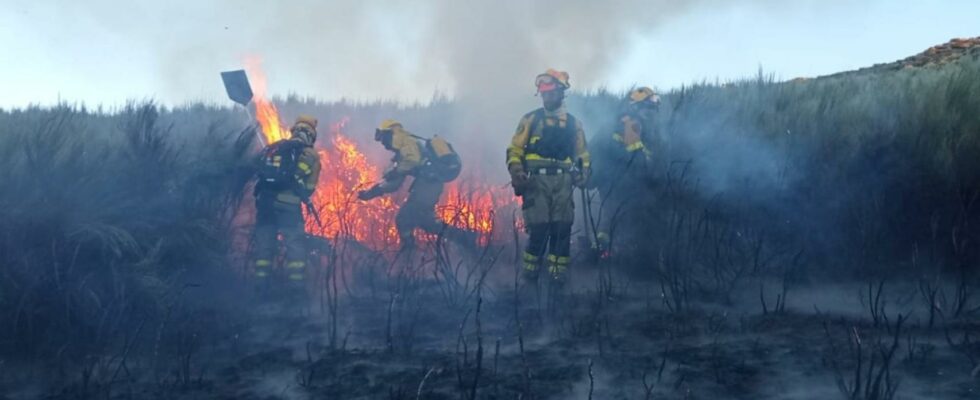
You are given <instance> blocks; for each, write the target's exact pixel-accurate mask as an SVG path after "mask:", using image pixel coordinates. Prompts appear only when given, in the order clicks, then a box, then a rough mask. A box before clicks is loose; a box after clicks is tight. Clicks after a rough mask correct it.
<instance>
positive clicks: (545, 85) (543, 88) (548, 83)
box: [534, 68, 571, 93]
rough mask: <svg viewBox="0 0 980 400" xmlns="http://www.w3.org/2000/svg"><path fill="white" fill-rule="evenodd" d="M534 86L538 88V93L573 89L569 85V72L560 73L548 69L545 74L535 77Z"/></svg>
mask: <svg viewBox="0 0 980 400" xmlns="http://www.w3.org/2000/svg"><path fill="white" fill-rule="evenodd" d="M534 86H535V87H537V88H538V93H541V92H548V91H552V90H555V89H561V90H565V89H568V88H570V87H571V85H570V84H569V83H568V72H565V71H558V70H556V69H552V68H548V70H547V71H545V72H544V73H543V74H539V75H538V76H537V77H535V78H534Z"/></svg>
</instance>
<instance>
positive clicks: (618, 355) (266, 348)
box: [0, 266, 980, 399]
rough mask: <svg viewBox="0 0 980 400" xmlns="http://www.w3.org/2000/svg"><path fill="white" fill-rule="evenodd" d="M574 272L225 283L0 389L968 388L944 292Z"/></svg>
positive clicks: (500, 394)
mask: <svg viewBox="0 0 980 400" xmlns="http://www.w3.org/2000/svg"><path fill="white" fill-rule="evenodd" d="M436 276H438V275H436ZM574 278H575V279H574V281H573V282H571V284H570V285H569V288H571V289H572V290H571V292H572V293H570V294H565V295H563V296H560V297H559V298H551V297H550V295H549V294H548V290H547V289H546V288H545V289H542V290H541V291H540V292H535V291H534V290H533V289H528V288H524V289H522V290H521V292H520V293H521V298H520V300H519V301H520V302H519V304H517V305H518V307H515V296H514V290H513V269H512V267H511V266H507V267H498V269H496V270H494V271H492V272H491V273H490V274H489V275H488V278H487V284H486V285H485V286H484V289H483V290H482V291H481V292H480V293H477V292H476V291H473V290H471V289H472V287H471V288H462V287H457V289H456V291H455V292H453V291H452V290H450V289H448V286H446V285H445V284H440V282H445V281H442V280H437V279H436V278H433V277H432V276H419V277H417V278H413V279H405V278H404V277H402V278H398V279H396V278H393V277H392V278H389V279H386V278H384V277H374V278H372V279H377V281H373V285H372V286H369V285H365V284H364V282H363V280H364V277H363V276H360V277H358V276H352V277H350V282H348V286H349V287H350V292H349V293H348V292H347V289H344V285H343V284H338V285H337V288H338V292H337V293H338V296H337V297H338V298H339V302H338V303H337V307H336V310H337V313H336V315H337V320H336V321H337V322H336V324H334V323H333V322H332V321H333V319H332V318H331V315H332V314H331V311H330V310H331V309H332V308H331V307H330V304H331V302H330V299H331V298H330V297H329V294H330V293H331V292H326V291H319V292H315V293H316V295H313V296H309V297H306V298H297V296H295V295H293V294H295V293H296V291H295V290H290V291H287V290H285V289H286V288H285V287H282V286H279V285H276V286H275V287H274V288H272V289H270V291H271V294H270V293H267V292H261V293H260V292H258V291H254V290H252V289H249V290H245V291H244V292H241V293H233V294H232V300H234V302H235V304H236V305H237V306H238V307H239V308H240V309H241V311H242V313H241V314H240V315H238V316H234V317H232V316H229V315H228V313H227V312H225V313H219V312H213V311H209V312H198V313H197V314H194V316H193V317H189V318H190V322H189V323H188V326H190V327H192V328H190V329H188V330H187V331H186V333H185V334H184V335H183V336H179V337H178V338H177V339H169V341H168V340H164V342H165V343H156V344H153V346H156V349H155V350H156V351H155V352H154V351H149V352H146V353H149V354H154V353H156V354H157V356H156V357H155V358H147V357H142V358H141V359H129V360H126V361H125V362H123V363H119V362H118V360H119V359H120V358H121V357H119V355H116V356H114V357H115V358H116V361H117V362H116V363H115V364H113V363H112V362H111V360H109V362H107V363H105V365H106V366H109V368H107V370H106V371H101V372H100V371H99V369H98V368H94V369H93V371H94V372H90V375H92V376H90V377H89V379H88V380H86V379H84V378H85V376H84V373H79V372H78V371H65V370H62V371H60V373H58V374H55V373H54V372H53V371H54V370H55V369H53V368H50V366H38V365H35V366H28V367H23V368H20V367H19V368H12V366H9V365H8V366H7V368H5V372H4V374H3V376H2V378H3V381H4V382H6V387H5V389H6V393H7V395H6V397H4V396H0V398H9V399H19V398H52V399H69V398H113V399H114V398H120V399H125V398H135V399H170V398H186V399H314V398H316V399H417V398H422V399H458V398H472V397H471V396H473V395H474V394H475V397H476V398H478V399H517V398H536V399H571V398H578V399H586V398H594V399H647V398H649V399H832V398H846V397H844V396H843V395H842V394H841V391H842V389H841V385H843V386H845V387H847V388H850V389H853V388H854V387H855V385H857V386H858V387H857V389H856V390H857V392H858V393H859V395H860V396H859V397H853V398H889V397H887V394H888V391H889V390H891V389H890V388H894V390H895V393H897V397H895V398H902V399H927V398H950V399H971V398H978V396H980V381H978V378H977V376H976V375H977V372H978V370H980V368H978V367H977V365H978V364H977V362H978V360H980V357H978V355H980V342H974V340H976V339H974V338H973V337H971V336H970V335H969V334H968V332H974V333H975V332H978V331H980V323H978V322H977V320H976V319H975V318H970V317H969V313H970V310H965V311H961V316H960V317H958V318H956V319H953V318H952V317H949V318H947V317H945V316H943V315H939V314H942V312H943V309H942V308H941V307H940V306H943V307H946V306H947V303H945V302H943V303H942V304H939V303H934V304H937V307H936V308H935V309H934V311H939V314H933V323H932V324H933V326H932V327H931V328H930V327H929V326H928V324H929V321H928V320H929V313H928V309H926V308H925V307H924V306H923V304H926V303H925V301H924V300H923V299H924V297H923V292H922V291H921V290H919V288H917V287H916V286H913V285H904V284H901V283H886V285H884V286H883V287H882V291H881V292H882V294H881V295H880V296H874V294H875V293H877V285H871V286H870V288H871V290H872V296H870V297H869V296H868V294H869V293H868V288H869V286H867V285H864V284H853V285H831V284H811V285H808V286H802V285H801V286H798V287H794V288H792V289H791V290H788V291H787V294H786V295H785V298H786V299H787V300H786V302H785V303H784V304H783V305H782V306H780V305H776V304H775V303H776V302H777V300H776V298H777V295H778V296H780V297H782V294H781V293H779V292H777V291H776V290H773V289H763V292H764V293H765V295H764V297H766V298H767V301H766V302H767V304H766V312H765V313H763V309H762V308H763V307H762V302H761V301H760V287H761V286H763V285H760V281H750V280H747V281H746V282H745V283H744V284H743V285H741V286H740V288H741V289H740V290H738V291H736V292H735V295H733V296H731V298H729V299H727V300H726V301H714V302H699V301H692V302H691V303H689V304H688V305H686V306H685V307H684V308H683V309H681V310H672V309H671V308H672V307H673V306H672V305H671V304H670V303H669V302H665V301H664V298H663V297H662V296H661V287H660V286H659V283H658V282H656V281H643V280H638V279H626V278H624V277H617V276H614V277H613V283H612V285H600V284H599V282H604V281H600V279H599V278H598V275H596V274H595V270H594V269H587V270H586V269H583V268H580V270H579V271H578V273H577V275H576V276H575V277H574ZM358 280H360V281H361V282H357V281H358ZM773 285H774V284H767V285H765V286H773ZM370 287H373V288H374V289H373V290H372V289H371V288H370ZM454 296H455V297H454ZM290 297H292V299H290ZM477 304H479V309H477ZM872 309H875V310H876V311H875V313H872V311H871V310H872ZM947 309H948V307H947ZM515 311H516V313H515ZM947 312H949V311H947ZM899 313H901V314H902V316H901V318H902V319H903V321H902V322H901V323H900V324H899V323H898V319H899V318H900V317H899ZM515 314H516V315H517V316H519V318H520V322H521V324H520V327H519V326H518V324H517V323H516V322H515V321H517V318H518V317H515ZM909 314H911V316H910V317H907V318H906V316H907V315H909ZM875 318H877V320H875ZM194 327H200V329H198V328H194ZM334 328H336V329H334ZM334 332H335V333H334ZM144 336H149V337H152V336H153V335H152V333H150V332H147V333H145V334H144ZM522 345H523V351H522V350H521V348H522ZM859 346H860V347H859ZM859 353H860V355H861V359H860V362H861V364H860V368H861V373H860V374H856V373H855V369H856V367H857V365H858V364H857V362H858V354H859ZM52 376H54V377H53V378H52ZM100 376H102V378H100ZM106 376H111V377H112V379H105V378H104V377H106ZM869 377H871V378H869ZM86 382H88V383H86ZM855 382H857V384H855ZM876 382H877V384H876ZM876 387H877V388H878V391H875V388H876ZM861 396H863V397H861ZM875 396H878V397H875Z"/></svg>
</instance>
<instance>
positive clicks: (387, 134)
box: [357, 119, 476, 250]
mask: <svg viewBox="0 0 980 400" xmlns="http://www.w3.org/2000/svg"><path fill="white" fill-rule="evenodd" d="M374 140H376V141H378V142H380V143H381V144H382V145H384V147H385V149H387V150H389V151H391V152H393V153H394V157H393V158H392V164H391V167H390V168H389V169H388V171H387V172H385V174H384V177H383V178H384V180H382V181H381V182H380V183H378V184H376V185H374V186H373V187H371V188H370V189H368V190H364V191H361V192H359V193H358V194H357V197H358V198H359V199H361V200H364V201H367V200H371V199H374V198H376V197H379V196H382V195H385V194H388V193H392V192H395V191H397V190H398V189H399V188H401V186H402V184H403V183H404V182H405V179H406V178H408V177H409V176H411V177H412V185H411V187H410V188H409V193H408V199H407V200H405V203H404V204H402V206H401V208H400V209H399V210H398V214H397V215H396V216H395V226H396V228H397V229H398V236H399V240H400V241H401V247H402V249H403V250H410V249H414V247H415V236H414V235H413V233H414V231H415V229H416V228H421V229H422V230H424V231H425V232H428V233H432V234H440V233H441V234H442V235H443V237H445V238H447V239H450V240H453V241H455V242H458V243H460V244H461V245H463V246H464V247H466V248H468V249H472V246H475V244H476V234H475V233H474V232H469V231H465V230H462V229H458V228H455V227H453V226H448V225H444V224H443V223H442V222H440V221H439V220H438V219H437V218H436V214H435V208H436V204H437V203H438V202H439V197H440V196H442V191H443V186H444V185H445V183H446V182H448V181H451V180H453V179H455V178H456V176H457V175H459V168H460V167H461V166H460V165H459V162H458V156H455V152H453V151H451V146H449V144H448V143H446V142H445V141H444V140H442V139H441V138H438V137H435V138H433V139H431V140H428V141H427V144H428V145H426V146H423V145H422V144H421V143H420V141H422V140H423V138H420V137H417V136H415V135H413V134H412V133H411V132H409V131H407V130H405V128H404V127H403V126H402V124H401V123H400V122H398V121H395V120H393V119H387V120H384V121H382V122H381V125H380V126H378V128H377V129H376V130H375V132H374ZM430 147H431V148H430ZM440 149H441V150H440ZM436 153H442V154H447V153H452V155H453V156H455V157H457V158H456V162H455V163H454V162H452V161H449V162H448V164H447V162H442V161H443V160H444V158H443V157H440V154H436ZM449 164H452V165H449Z"/></svg>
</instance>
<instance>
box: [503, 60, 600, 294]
mask: <svg viewBox="0 0 980 400" xmlns="http://www.w3.org/2000/svg"><path fill="white" fill-rule="evenodd" d="M535 86H537V90H538V94H539V95H540V96H541V100H542V103H543V107H541V108H539V109H537V110H534V111H531V112H529V113H527V114H525V115H524V117H522V118H521V121H520V123H519V124H518V125H517V132H515V133H514V137H513V139H512V140H511V144H510V146H509V147H508V148H507V170H508V171H509V172H510V176H511V184H512V185H513V187H514V193H515V194H517V195H519V196H522V197H523V205H522V208H523V213H524V223H525V225H526V226H527V230H528V234H529V236H530V238H529V240H528V244H527V248H526V249H525V251H524V256H523V258H524V269H525V279H527V280H528V281H536V280H537V278H538V274H539V272H538V269H539V267H540V266H541V264H542V263H543V262H546V263H547V268H548V272H549V274H550V276H551V277H552V278H553V279H554V280H555V281H556V282H558V283H563V282H564V280H565V278H566V276H565V275H566V271H567V269H568V265H569V263H570V262H571V258H570V254H571V232H572V222H573V221H574V219H575V215H574V214H575V213H574V211H575V210H574V209H575V204H574V200H573V196H572V195H573V191H574V187H573V186H579V187H582V186H584V185H585V184H586V182H587V181H588V178H589V174H590V168H591V166H590V160H589V151H588V146H587V145H586V141H585V133H584V131H583V129H582V123H581V122H580V121H579V120H578V119H577V118H575V117H574V116H572V115H571V114H569V113H568V112H567V111H566V110H565V106H564V99H565V90H567V89H568V88H569V83H568V74H567V73H566V72H562V71H556V70H552V69H549V70H548V71H547V72H545V73H543V74H541V75H538V76H537V78H536V79H535ZM546 253H547V255H546Z"/></svg>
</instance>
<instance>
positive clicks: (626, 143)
mask: <svg viewBox="0 0 980 400" xmlns="http://www.w3.org/2000/svg"><path fill="white" fill-rule="evenodd" d="M619 122H620V124H619V129H618V130H617V131H616V132H614V133H613V140H615V141H616V143H619V144H620V145H622V146H623V149H624V150H626V152H627V153H633V152H635V151H641V150H642V151H643V152H644V153H645V152H646V146H645V145H644V144H643V129H644V126H643V121H642V120H641V119H640V118H637V117H636V116H633V115H630V114H626V115H623V117H622V118H620V119H619Z"/></svg>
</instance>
